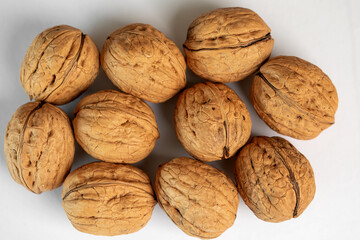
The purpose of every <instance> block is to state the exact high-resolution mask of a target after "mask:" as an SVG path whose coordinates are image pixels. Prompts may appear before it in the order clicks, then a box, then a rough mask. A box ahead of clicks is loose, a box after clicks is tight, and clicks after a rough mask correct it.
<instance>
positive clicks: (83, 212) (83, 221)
mask: <svg viewBox="0 0 360 240" xmlns="http://www.w3.org/2000/svg"><path fill="white" fill-rule="evenodd" d="M62 205H63V208H64V210H65V212H66V215H67V217H68V218H69V220H70V222H71V224H72V225H73V226H74V227H75V228H76V229H77V230H79V231H81V232H85V233H89V234H94V235H105V236H114V235H120V234H128V233H133V232H136V231H138V230H140V229H141V228H143V227H144V226H145V225H146V224H147V222H148V221H149V220H150V218H151V214H152V211H153V209H154V206H155V205H156V200H155V196H154V192H153V189H152V187H151V183H150V180H149V177H148V176H147V175H146V173H144V172H143V171H142V170H140V169H138V168H136V167H133V166H131V165H122V164H116V163H105V162H94V163H89V164H86V165H84V166H82V167H80V168H78V169H76V170H75V171H73V172H71V173H70V174H69V176H68V177H67V178H66V180H65V182H64V187H63V191H62Z"/></svg>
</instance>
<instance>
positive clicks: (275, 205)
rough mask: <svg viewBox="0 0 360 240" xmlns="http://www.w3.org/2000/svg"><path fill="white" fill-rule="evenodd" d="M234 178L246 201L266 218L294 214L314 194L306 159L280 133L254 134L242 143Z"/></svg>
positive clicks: (275, 219)
mask: <svg viewBox="0 0 360 240" xmlns="http://www.w3.org/2000/svg"><path fill="white" fill-rule="evenodd" d="M235 179H236V182H237V186H238V190H239V193H240V196H241V197H242V199H243V200H244V202H245V203H246V205H248V206H249V208H250V209H251V210H252V211H253V212H254V214H255V215H256V216H257V217H258V218H260V219H262V220H264V221H267V222H282V221H285V220H289V219H291V218H296V217H298V216H299V215H300V214H301V213H302V212H303V211H304V210H305V209H306V207H307V206H308V205H309V204H310V202H311V201H312V199H313V198H314V195H315V179H314V173H313V170H312V168H311V165H310V163H309V161H308V160H307V159H306V158H305V157H304V155H302V154H301V153H300V152H299V151H298V150H297V149H296V148H295V147H294V146H293V145H291V144H290V143H289V142H288V141H286V140H285V139H283V138H280V137H272V138H269V137H254V138H253V139H252V141H251V142H250V143H249V144H247V145H246V146H245V147H243V148H242V149H241V151H240V153H239V156H238V158H237V160H236V163H235Z"/></svg>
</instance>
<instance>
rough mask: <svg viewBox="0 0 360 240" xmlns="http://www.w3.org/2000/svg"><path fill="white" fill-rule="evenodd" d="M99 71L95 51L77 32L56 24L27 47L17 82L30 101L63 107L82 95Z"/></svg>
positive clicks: (83, 36)
mask: <svg viewBox="0 0 360 240" xmlns="http://www.w3.org/2000/svg"><path fill="white" fill-rule="evenodd" d="M98 72H99V51H98V49H97V48H96V46H95V44H94V42H93V41H92V40H91V39H90V37H89V36H88V35H85V34H83V33H82V32H81V31H80V30H79V29H76V28H73V27H70V26H66V25H60V26H55V27H52V28H49V29H46V30H45V31H43V32H42V33H40V34H39V35H38V36H37V37H36V38H35V39H34V40H33V42H32V43H31V45H30V47H29V48H28V50H27V52H26V55H25V58H24V60H23V63H22V65H21V70H20V80H21V84H22V85H23V87H24V89H25V91H26V93H27V94H28V95H29V96H30V99H35V100H40V101H45V102H50V103H53V104H65V103H68V102H70V101H72V100H73V99H75V98H76V97H78V96H79V95H80V94H81V93H83V92H84V91H85V90H86V89H87V88H88V87H89V86H90V85H91V84H92V83H93V81H94V79H95V78H96V76H97V74H98Z"/></svg>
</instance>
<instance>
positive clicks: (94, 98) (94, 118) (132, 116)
mask: <svg viewBox="0 0 360 240" xmlns="http://www.w3.org/2000/svg"><path fill="white" fill-rule="evenodd" d="M74 114H75V119H74V120H73V125H74V132H75V138H76V140H77V142H78V143H79V144H80V145H81V147H82V148H83V149H84V150H85V151H86V152H87V153H88V154H90V155H91V156H93V157H94V158H97V159H100V160H103V161H106V162H117V163H135V162H138V161H140V160H142V159H144V158H145V157H146V156H147V155H149V154H150V152H151V151H152V149H153V148H154V146H155V142H156V140H157V139H158V138H159V131H158V128H157V124H156V120H155V115H154V112H153V111H152V109H151V108H150V107H149V105H147V104H146V103H145V102H144V101H142V100H141V99H139V98H137V97H134V96H132V95H130V94H126V93H120V92H118V91H115V90H103V91H99V92H97V93H94V94H92V95H89V96H86V97H85V98H83V99H82V100H81V101H80V102H79V104H78V105H77V106H76V108H75V112H74Z"/></svg>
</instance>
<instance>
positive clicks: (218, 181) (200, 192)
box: [155, 157, 239, 239]
mask: <svg viewBox="0 0 360 240" xmlns="http://www.w3.org/2000/svg"><path fill="white" fill-rule="evenodd" d="M155 193H156V196H157V199H158V202H159V205H160V206H161V208H162V209H164V211H165V212H166V214H167V215H168V216H169V217H170V219H171V220H172V221H173V222H174V223H175V224H176V225H177V226H178V227H179V228H180V229H181V230H182V231H184V232H185V233H186V234H188V235H190V236H194V237H198V238H202V239H209V238H216V237H218V236H220V235H221V234H222V233H223V232H224V231H225V230H226V229H228V228H229V227H231V226H232V225H233V223H234V221H235V218H236V212H237V208H238V205H239V196H238V193H237V191H236V187H235V185H234V183H233V182H232V180H231V179H230V178H229V177H228V176H226V175H225V174H224V173H223V172H221V171H219V170H218V169H216V168H213V167H211V166H209V165H207V164H206V163H202V162H200V161H197V160H194V159H191V158H186V157H181V158H175V159H173V160H172V161H170V162H167V163H165V164H163V165H161V166H160V167H159V169H158V171H157V172H156V179H155Z"/></svg>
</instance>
